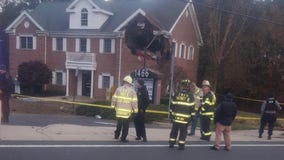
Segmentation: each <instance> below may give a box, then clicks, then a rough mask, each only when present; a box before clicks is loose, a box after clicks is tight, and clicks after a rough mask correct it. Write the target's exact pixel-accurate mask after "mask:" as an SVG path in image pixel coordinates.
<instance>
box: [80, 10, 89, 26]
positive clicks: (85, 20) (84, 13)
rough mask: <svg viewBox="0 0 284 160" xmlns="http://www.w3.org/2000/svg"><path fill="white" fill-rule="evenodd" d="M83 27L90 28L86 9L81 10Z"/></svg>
mask: <svg viewBox="0 0 284 160" xmlns="http://www.w3.org/2000/svg"><path fill="white" fill-rule="evenodd" d="M81 26H88V10H87V9H86V8H83V9H82V10H81Z"/></svg>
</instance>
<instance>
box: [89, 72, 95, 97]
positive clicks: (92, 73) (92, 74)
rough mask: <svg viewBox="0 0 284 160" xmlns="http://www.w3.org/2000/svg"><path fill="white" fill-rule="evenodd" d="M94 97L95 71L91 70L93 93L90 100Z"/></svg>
mask: <svg viewBox="0 0 284 160" xmlns="http://www.w3.org/2000/svg"><path fill="white" fill-rule="evenodd" d="M93 97H94V70H91V93H90V98H93Z"/></svg>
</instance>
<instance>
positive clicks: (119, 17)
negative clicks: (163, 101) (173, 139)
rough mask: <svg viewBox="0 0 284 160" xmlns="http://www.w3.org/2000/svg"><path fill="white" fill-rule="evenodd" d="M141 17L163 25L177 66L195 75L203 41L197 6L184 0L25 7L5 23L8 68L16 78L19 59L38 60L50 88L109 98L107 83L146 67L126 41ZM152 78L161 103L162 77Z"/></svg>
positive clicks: (93, 0) (97, 0)
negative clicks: (128, 30) (128, 29)
mask: <svg viewBox="0 0 284 160" xmlns="http://www.w3.org/2000/svg"><path fill="white" fill-rule="evenodd" d="M137 16H143V17H146V18H147V19H151V22H152V23H155V24H156V25H158V26H159V28H160V30H166V31H167V32H169V33H170V34H171V39H172V42H173V44H174V45H175V51H174V52H175V63H176V65H177V66H181V67H182V68H183V69H184V70H185V72H186V74H187V77H189V78H191V79H193V80H196V75H197V66H198V52H199V46H200V45H202V43H203V42H202V37H201V34H200V30H199V26H198V22H197V18H196V15H195V10H194V6H193V4H192V3H191V1H188V2H187V1H183V0H71V1H69V2H47V3H41V4H39V6H37V7H36V8H35V9H34V10H32V11H23V12H22V13H21V14H20V15H19V16H18V17H17V18H16V19H15V20H14V21H13V22H12V23H11V24H10V25H9V26H8V27H7V28H6V33H8V35H9V66H10V73H11V75H12V77H13V78H15V77H16V75H17V67H18V65H19V64H21V63H23V62H26V61H31V60H39V61H42V62H43V63H45V64H47V65H48V66H49V68H50V69H51V70H52V71H53V78H52V84H49V85H48V86H47V89H56V90H64V91H65V92H66V96H70V95H74V94H75V95H77V96H89V97H91V98H94V99H95V100H103V99H106V92H107V90H108V89H109V88H111V87H112V86H119V85H120V84H121V80H122V79H123V77H124V76H125V75H127V74H131V73H134V72H135V71H136V72H135V73H137V71H140V70H137V69H141V68H142V67H143V62H141V61H139V60H138V59H137V57H136V56H133V55H132V54H131V53H130V51H129V49H128V48H127V46H126V44H125V41H124V27H125V26H126V25H127V24H128V23H129V22H131V21H132V20H133V19H135V17H137ZM146 67H147V68H148V70H147V71H146V72H147V75H149V73H148V72H151V74H155V73H159V67H157V65H156V63H155V62H154V61H152V62H147V64H146ZM139 73H140V72H139ZM140 78H141V77H140ZM142 78H147V77H142ZM152 78H153V81H149V84H148V85H149V86H148V87H149V88H148V89H149V91H150V92H151V98H153V100H155V102H156V103H157V102H158V101H159V98H160V92H161V80H160V79H159V78H157V77H155V76H154V77H152ZM146 80H147V79H146ZM151 85H152V87H151Z"/></svg>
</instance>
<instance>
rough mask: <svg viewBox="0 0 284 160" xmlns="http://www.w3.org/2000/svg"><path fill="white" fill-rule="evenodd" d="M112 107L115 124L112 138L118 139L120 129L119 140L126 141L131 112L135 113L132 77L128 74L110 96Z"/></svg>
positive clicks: (135, 96)
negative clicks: (114, 113) (114, 112)
mask: <svg viewBox="0 0 284 160" xmlns="http://www.w3.org/2000/svg"><path fill="white" fill-rule="evenodd" d="M112 107H113V108H115V111H116V118H117V125H116V130H115V132H114V138H115V139H118V138H119V136H120V132H121V130H122V134H121V138H120V141H121V142H128V140H126V137H127V135H128V130H129V121H130V117H131V115H132V113H137V112H138V108H137V95H136V92H135V90H134V89H133V88H132V78H131V77H130V76H129V75H128V76H126V77H124V79H123V86H121V87H119V88H117V89H116V91H115V93H114V95H113V97H112Z"/></svg>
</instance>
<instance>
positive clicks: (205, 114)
mask: <svg viewBox="0 0 284 160" xmlns="http://www.w3.org/2000/svg"><path fill="white" fill-rule="evenodd" d="M201 115H204V116H212V115H214V112H205V113H201Z"/></svg>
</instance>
